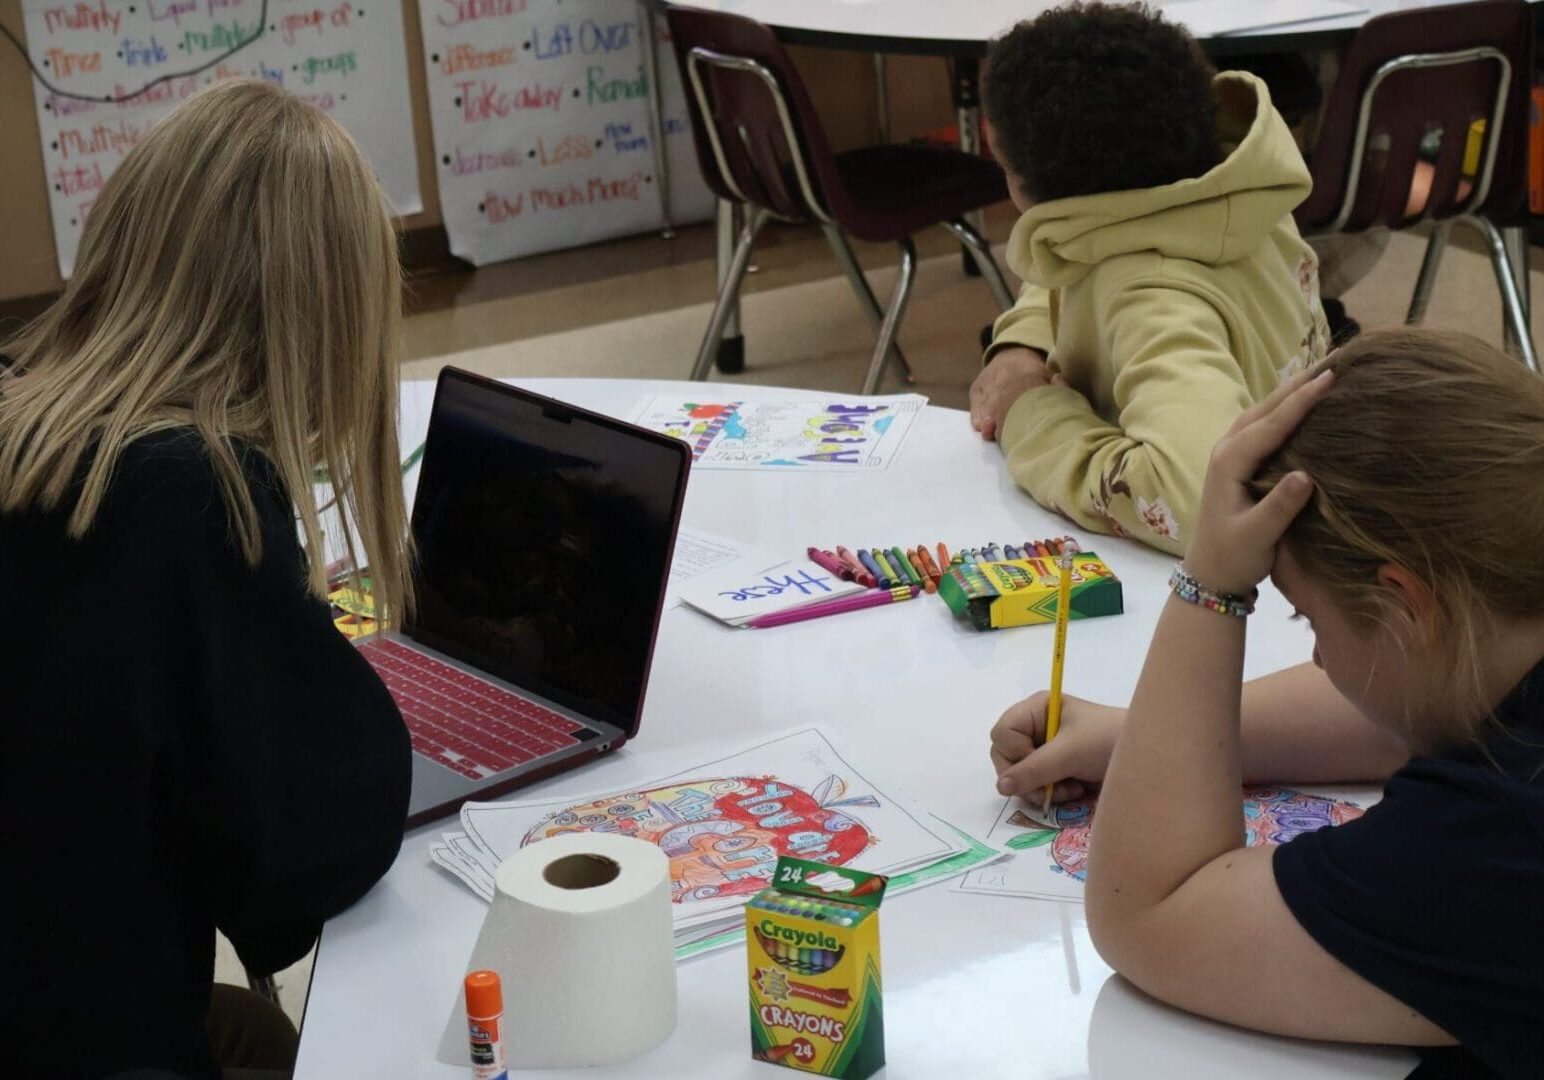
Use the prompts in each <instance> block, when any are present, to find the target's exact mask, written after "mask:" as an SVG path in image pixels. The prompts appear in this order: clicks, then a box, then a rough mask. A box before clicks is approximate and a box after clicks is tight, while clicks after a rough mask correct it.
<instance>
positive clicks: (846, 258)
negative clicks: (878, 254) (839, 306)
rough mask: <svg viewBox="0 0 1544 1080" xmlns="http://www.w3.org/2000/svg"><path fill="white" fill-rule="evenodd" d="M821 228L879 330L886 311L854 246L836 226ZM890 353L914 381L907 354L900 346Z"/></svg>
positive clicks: (891, 357) (896, 346)
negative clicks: (881, 305)
mask: <svg viewBox="0 0 1544 1080" xmlns="http://www.w3.org/2000/svg"><path fill="white" fill-rule="evenodd" d="M821 228H822V229H823V230H824V231H825V234H826V242H827V243H828V244H830V245H831V251H832V252H833V253H834V254H835V255H836V261H837V262H839V263H841V264H842V269H843V270H844V271H845V272H846V274H847V280H848V281H849V282H850V283H851V284H852V291H853V292H855V293H857V294H858V303H859V304H860V305H861V306H862V308H863V313H864V314H865V315H867V316H868V317H869V318H870V319H872V320H873V321H874V329H875V330H878V329H879V328H880V327H882V326H883V325H884V322H885V309H884V308H882V307H880V306H879V300H878V298H877V297H875V295H874V290H873V289H872V288H870V287H869V283H868V277H867V275H865V274H864V273H863V267H862V266H860V265H859V264H858V258H857V256H856V255H854V254H853V253H852V245H850V244H848V243H847V237H846V236H844V235H843V234H842V230H841V229H838V228H837V227H836V226H835V225H822V226H821ZM890 353H891V356H890V359H891V360H892V361H893V362H894V363H895V364H897V365H898V366H899V367H900V369H901V374H902V375H903V376H904V377H905V379H906V381H907V382H912V381H914V376H913V375H912V370H911V364H910V363H909V362H907V360H906V354H905V353H903V352H901V347H900V345H898V344H897V345H895V346H894V347H893V348H892V349H891V350H890Z"/></svg>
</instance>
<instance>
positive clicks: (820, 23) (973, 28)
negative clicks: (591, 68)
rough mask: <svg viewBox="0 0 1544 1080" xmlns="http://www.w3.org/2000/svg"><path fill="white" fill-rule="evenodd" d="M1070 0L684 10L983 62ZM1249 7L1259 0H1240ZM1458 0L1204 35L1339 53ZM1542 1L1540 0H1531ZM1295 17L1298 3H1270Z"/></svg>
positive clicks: (738, 0)
mask: <svg viewBox="0 0 1544 1080" xmlns="http://www.w3.org/2000/svg"><path fill="white" fill-rule="evenodd" d="M1062 2H1063V0H949V2H948V3H939V2H938V0H686V2H685V3H684V4H683V6H689V7H698V8H706V9H707V10H709V11H723V12H727V13H729V14H732V15H744V16H745V17H746V18H750V19H755V20H756V21H757V22H760V23H765V24H766V25H768V26H770V27H771V28H772V29H773V30H774V31H776V33H777V36H778V37H779V38H780V39H781V40H783V41H785V42H787V43H789V44H791V45H816V46H820V47H823V48H831V49H853V50H856V51H860V52H875V53H910V54H912V55H920V56H958V57H980V56H983V55H985V53H986V46H987V42H989V41H991V40H992V38H994V37H996V36H997V35H998V34H1000V33H1002V32H1003V31H1004V30H1006V29H1008V27H1010V26H1012V25H1013V24H1014V23H1016V22H1018V21H1020V20H1021V19H1032V18H1034V17H1035V16H1036V15H1039V14H1040V13H1041V12H1044V11H1048V10H1050V9H1051V8H1054V7H1058V6H1060V4H1061V3H1062ZM1235 2H1237V3H1238V5H1239V7H1240V9H1246V8H1248V7H1249V6H1250V5H1251V4H1254V3H1256V2H1258V0H1248V2H1247V3H1246V2H1244V0H1235ZM1452 2H1454V0H1347V4H1348V5H1349V6H1350V7H1351V8H1359V9H1361V10H1359V11H1355V12H1352V13H1348V14H1345V15H1338V16H1335V17H1332V18H1316V19H1309V20H1306V21H1300V22H1284V23H1282V24H1280V25H1276V26H1269V27H1263V28H1261V29H1257V30H1247V31H1244V32H1241V33H1232V34H1211V35H1204V36H1203V35H1198V36H1201V37H1202V41H1203V43H1204V44H1205V46H1206V50H1207V52H1209V53H1211V54H1212V55H1213V56H1218V57H1221V56H1227V55H1230V54H1232V55H1237V54H1239V53H1269V52H1284V51H1289V50H1309V49H1339V48H1342V47H1344V45H1345V44H1346V43H1347V42H1348V41H1350V39H1351V37H1352V35H1353V34H1355V32H1356V30H1357V29H1358V28H1359V27H1360V26H1361V25H1362V24H1363V23H1365V22H1366V21H1367V20H1368V19H1371V18H1373V17H1374V16H1376V15H1386V14H1388V13H1390V12H1394V11H1407V10H1410V9H1412V8H1422V7H1434V6H1436V5H1437V4H1440V3H1452ZM1531 2H1535V3H1536V2H1538V0H1531ZM1269 3H1270V6H1272V7H1275V8H1278V9H1280V10H1281V11H1282V12H1286V13H1288V14H1283V15H1281V16H1279V17H1280V18H1283V19H1287V18H1290V17H1291V16H1290V12H1291V11H1292V10H1293V9H1294V8H1298V9H1299V10H1300V6H1299V5H1298V4H1297V3H1296V2H1295V0H1269ZM1153 6H1155V7H1158V8H1161V9H1164V10H1165V13H1166V14H1167V16H1168V17H1169V18H1170V19H1171V20H1172V21H1175V22H1183V21H1184V7H1185V0H1168V2H1164V0H1155V2H1154V3H1153Z"/></svg>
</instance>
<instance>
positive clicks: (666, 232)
mask: <svg viewBox="0 0 1544 1080" xmlns="http://www.w3.org/2000/svg"><path fill="white" fill-rule="evenodd" d="M638 30H639V34H638V37H639V42H638V44H639V45H640V46H641V47H642V49H643V72H644V78H645V79H647V80H648V83H649V109H648V120H649V146H650V147H651V148H652V149H653V151H654V192H655V194H656V195H658V196H659V216H660V217H661V218H662V219H663V220H664V223H665V227H664V229H663V230H662V231H661V233H660V235H661V236H662V237H664V238H665V239H666V240H668V239H670V238H671V237H672V236H674V235H675V225H674V223H672V222H671V220H670V156H669V152H668V147H666V145H665V88H664V87H662V86H661V85H660V84H659V53H658V51H656V41H655V34H654V9H653V8H652V7H651V6H650V5H648V4H645V3H640V4H639V5H638Z"/></svg>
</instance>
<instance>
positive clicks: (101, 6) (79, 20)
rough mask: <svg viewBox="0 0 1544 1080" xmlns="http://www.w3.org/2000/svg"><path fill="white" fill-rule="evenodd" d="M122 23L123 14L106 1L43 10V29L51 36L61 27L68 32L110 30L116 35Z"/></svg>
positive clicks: (98, 0) (100, 0)
mask: <svg viewBox="0 0 1544 1080" xmlns="http://www.w3.org/2000/svg"><path fill="white" fill-rule="evenodd" d="M122 22H123V14H122V13H121V12H117V11H114V10H113V9H112V8H110V7H108V6H107V4H106V2H105V0H97V2H96V3H95V4H81V3H77V4H76V5H75V6H74V7H51V8H44V9H43V28H44V29H45V30H47V31H48V32H49V33H50V34H52V33H53V32H54V31H56V30H58V29H60V28H61V27H62V28H64V29H66V30H98V31H101V30H110V31H112V32H113V33H115V34H116V33H117V32H118V27H119V25H120V24H121V23H122Z"/></svg>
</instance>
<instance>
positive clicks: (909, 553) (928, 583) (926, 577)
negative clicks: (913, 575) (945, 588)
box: [906, 548, 938, 593]
mask: <svg viewBox="0 0 1544 1080" xmlns="http://www.w3.org/2000/svg"><path fill="white" fill-rule="evenodd" d="M924 550H925V549H922V548H907V549H906V557H907V558H908V559H910V560H911V568H912V569H913V570H915V571H916V572H917V577H918V578H919V579H921V581H922V588H923V590H924V591H926V592H928V593H933V592H936V591H937V589H938V582H936V581H934V580H933V575H932V574H930V573H928V572H927V563H925V562H923V561H922V553H923V551H924Z"/></svg>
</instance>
